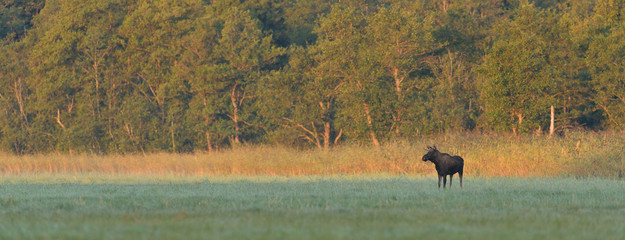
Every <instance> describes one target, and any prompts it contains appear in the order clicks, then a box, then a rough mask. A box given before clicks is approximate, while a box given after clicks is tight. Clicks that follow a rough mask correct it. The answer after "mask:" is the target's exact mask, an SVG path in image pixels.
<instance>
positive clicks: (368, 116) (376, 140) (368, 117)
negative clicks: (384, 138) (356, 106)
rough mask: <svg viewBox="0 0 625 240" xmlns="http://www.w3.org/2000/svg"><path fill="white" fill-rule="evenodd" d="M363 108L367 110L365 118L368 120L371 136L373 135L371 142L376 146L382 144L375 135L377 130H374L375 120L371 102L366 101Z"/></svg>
mask: <svg viewBox="0 0 625 240" xmlns="http://www.w3.org/2000/svg"><path fill="white" fill-rule="evenodd" d="M363 108H364V110H365V118H366V120H367V126H368V127H369V136H370V137H371V143H373V145H374V146H376V147H377V146H380V141H378V138H377V137H376V135H375V131H374V130H373V120H372V119H371V112H370V110H369V104H367V103H364V104H363Z"/></svg>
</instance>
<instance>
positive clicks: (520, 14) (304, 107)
mask: <svg viewBox="0 0 625 240" xmlns="http://www.w3.org/2000/svg"><path fill="white" fill-rule="evenodd" d="M624 12H625V0H598V1H573V0H557V1H554V0H535V1H531V0H518V1H510V0H489V1H473V0H444V1H425V0H423V1H389V0H371V1H351V0H347V1H346V0H342V1H336V0H322V1H317V0H237V1H232V0H211V1H205V0H204V1H203V0H183V1H170V0H159V1H156V0H140V1H127V0H98V1H95V0H88V1H85V0H80V1H79V0H54V1H22V0H8V1H4V2H2V3H0V39H1V40H0V149H1V150H2V151H10V152H14V153H18V154H24V153H37V152H50V151H61V152H70V153H71V152H92V153H125V152H146V151H148V152H149V151H172V152H191V151H213V150H216V149H220V148H230V147H236V146H238V145H241V144H283V145H288V146H294V147H317V148H320V149H328V148H331V147H332V146H334V145H337V144H341V143H343V142H362V143H366V144H372V145H379V144H380V143H383V142H386V141H393V140H398V139H405V138H419V137H422V136H424V135H428V134H437V133H443V132H448V131H480V132H505V133H511V134H524V133H537V134H541V133H543V132H546V131H547V128H548V127H549V126H550V117H551V115H550V108H552V109H554V110H553V111H554V114H555V116H554V117H555V127H556V128H555V131H556V132H564V131H566V130H567V129H571V128H585V129H591V130H617V131H623V130H625V75H624V72H625V67H624V66H625V42H622V41H620V40H621V39H623V37H625V19H624V17H623V16H625V15H624Z"/></svg>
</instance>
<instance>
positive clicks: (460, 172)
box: [458, 170, 462, 188]
mask: <svg viewBox="0 0 625 240" xmlns="http://www.w3.org/2000/svg"><path fill="white" fill-rule="evenodd" d="M458 175H459V176H460V188H462V170H460V171H459V172H458Z"/></svg>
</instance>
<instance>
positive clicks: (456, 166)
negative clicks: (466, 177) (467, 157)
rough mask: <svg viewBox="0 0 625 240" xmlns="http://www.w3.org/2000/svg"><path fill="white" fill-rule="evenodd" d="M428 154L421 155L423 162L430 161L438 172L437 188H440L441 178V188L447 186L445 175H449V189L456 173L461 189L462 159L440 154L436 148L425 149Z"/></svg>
mask: <svg viewBox="0 0 625 240" xmlns="http://www.w3.org/2000/svg"><path fill="white" fill-rule="evenodd" d="M426 150H427V151H428V153H426V154H425V155H423V159H422V160H423V161H424V162H427V161H431V162H433V163H434V166H435V167H436V172H438V188H441V178H442V179H443V188H445V185H446V184H447V175H449V188H451V181H452V179H453V177H454V174H456V173H458V175H459V176H460V187H461V188H462V170H463V168H464V159H462V158H461V157H460V156H451V155H449V154H447V153H441V152H439V151H438V149H436V146H434V147H430V146H428V147H427V149H426Z"/></svg>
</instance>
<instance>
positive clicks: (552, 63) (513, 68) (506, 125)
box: [481, 5, 575, 133]
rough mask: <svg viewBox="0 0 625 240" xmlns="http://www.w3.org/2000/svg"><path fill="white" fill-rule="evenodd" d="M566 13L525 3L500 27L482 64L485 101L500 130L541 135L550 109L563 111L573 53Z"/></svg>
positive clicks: (489, 117)
mask: <svg viewBox="0 0 625 240" xmlns="http://www.w3.org/2000/svg"><path fill="white" fill-rule="evenodd" d="M559 17H560V15H559V14H557V13H555V12H552V11H549V10H539V9H537V8H535V7H534V6H533V5H524V6H521V7H520V8H519V9H517V10H516V13H515V15H514V17H513V19H512V20H510V21H507V22H504V23H503V24H502V25H500V26H498V27H497V28H496V31H497V33H498V34H497V35H498V38H497V40H495V42H494V43H493V46H492V47H491V49H490V50H489V51H488V54H487V55H486V57H485V60H484V64H483V65H482V68H481V70H482V74H483V75H482V76H483V77H484V80H485V82H484V83H483V89H482V93H481V97H482V99H483V101H484V102H485V104H486V111H485V115H486V118H487V122H488V124H489V125H490V126H491V127H493V128H495V129H499V130H509V129H511V130H512V131H513V132H515V133H517V132H529V131H530V130H533V129H538V131H539V132H540V131H541V130H540V129H542V128H543V127H544V126H545V123H546V122H547V119H548V118H549V115H548V114H545V113H548V112H549V108H550V106H556V107H558V108H559V109H562V108H563V104H562V99H563V98H565V97H566V94H572V93H570V92H568V91H567V86H568V85H569V84H566V82H569V81H575V79H573V78H571V77H570V76H567V74H566V71H565V69H566V67H567V61H566V59H567V58H568V57H569V56H568V54H570V51H568V50H569V49H567V46H569V45H570V44H569V42H568V41H567V40H566V39H567V38H566V37H565V36H566V33H567V31H568V30H567V27H566V25H564V24H563V23H562V22H559V19H560V18H559Z"/></svg>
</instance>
